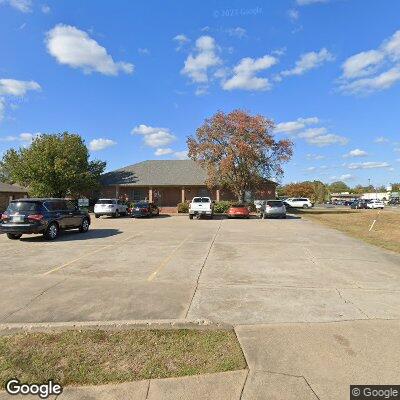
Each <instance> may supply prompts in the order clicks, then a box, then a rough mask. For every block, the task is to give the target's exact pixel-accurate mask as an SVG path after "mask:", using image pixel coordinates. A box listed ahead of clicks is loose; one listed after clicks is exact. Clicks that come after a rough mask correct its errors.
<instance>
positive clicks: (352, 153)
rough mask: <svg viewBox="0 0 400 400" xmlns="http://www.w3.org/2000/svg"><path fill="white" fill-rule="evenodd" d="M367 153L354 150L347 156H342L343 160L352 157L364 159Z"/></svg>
mask: <svg viewBox="0 0 400 400" xmlns="http://www.w3.org/2000/svg"><path fill="white" fill-rule="evenodd" d="M367 155H368V153H367V152H366V151H365V150H360V149H354V150H351V151H349V152H348V153H347V154H344V155H343V157H344V158H352V157H365V156H367Z"/></svg>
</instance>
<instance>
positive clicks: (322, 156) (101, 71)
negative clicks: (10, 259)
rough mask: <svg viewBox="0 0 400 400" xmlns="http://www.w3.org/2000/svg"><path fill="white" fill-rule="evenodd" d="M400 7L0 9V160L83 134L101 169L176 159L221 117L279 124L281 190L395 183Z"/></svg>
mask: <svg viewBox="0 0 400 400" xmlns="http://www.w3.org/2000/svg"><path fill="white" fill-rule="evenodd" d="M399 15H400V2H399V1H398V0H385V1H382V0H325V1H324V0H270V1H265V0H264V1H249V0H247V1H234V0H231V1H201V2H194V1H192V2H188V1H173V2H172V1H171V2H168V4H167V3H166V2H164V1H148V2H133V1H128V0H126V1H114V2H110V1H104V0H102V1H98V0H97V1H89V0H88V1H84V2H82V1H77V0H69V1H63V2H61V1H45V0H43V1H38V0H0V37H1V40H0V54H1V57H0V153H2V152H4V151H5V150H6V149H8V148H10V147H19V146H24V145H25V146H26V145H28V144H29V141H30V140H31V139H32V137H34V135H36V134H38V133H52V132H60V131H65V130H68V131H70V132H75V133H79V134H81V135H82V136H83V137H84V138H85V140H86V143H87V144H88V146H89V147H90V148H91V157H92V158H99V159H103V160H106V161H107V162H108V167H107V169H108V170H112V169H115V168H118V167H122V166H125V165H129V164H132V163H135V162H139V161H142V160H146V159H176V158H183V157H185V154H186V145H185V139H186V137H187V136H188V135H191V134H193V133H194V132H195V130H196V128H197V127H198V126H199V125H200V124H201V123H202V122H203V120H204V119H205V118H207V117H209V116H211V115H212V114H213V113H215V112H216V111H217V110H223V111H227V112H228V111H230V110H233V109H235V108H243V109H246V110H248V111H250V112H251V113H260V114H262V115H264V116H266V117H269V118H271V119H273V120H274V121H275V123H276V124H277V128H276V131H275V135H276V137H277V138H283V137H291V138H292V139H293V140H294V142H295V155H294V157H293V159H292V160H291V161H290V163H289V164H287V166H286V167H285V177H284V182H292V181H300V180H309V179H320V180H323V181H325V182H330V181H333V180H339V179H342V180H345V181H346V182H347V183H349V184H350V185H355V184H358V183H360V184H367V183H368V179H371V182H372V183H373V184H375V185H381V184H384V185H386V184H388V183H390V182H399V181H400V176H399V167H400V124H399V105H400V20H399V17H398V16H399Z"/></svg>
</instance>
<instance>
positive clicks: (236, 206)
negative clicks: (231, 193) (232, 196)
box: [232, 204, 246, 208]
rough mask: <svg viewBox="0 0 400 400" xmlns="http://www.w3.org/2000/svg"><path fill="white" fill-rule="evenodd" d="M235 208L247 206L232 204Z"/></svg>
mask: <svg viewBox="0 0 400 400" xmlns="http://www.w3.org/2000/svg"><path fill="white" fill-rule="evenodd" d="M232 207H233V208H243V207H246V206H245V205H244V204H232Z"/></svg>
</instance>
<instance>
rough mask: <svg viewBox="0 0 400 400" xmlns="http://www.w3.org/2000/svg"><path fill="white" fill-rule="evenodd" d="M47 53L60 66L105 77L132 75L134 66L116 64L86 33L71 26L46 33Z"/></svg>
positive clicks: (60, 27) (59, 26)
mask: <svg viewBox="0 0 400 400" xmlns="http://www.w3.org/2000/svg"><path fill="white" fill-rule="evenodd" d="M46 46H47V51H48V52H49V53H50V54H51V55H52V56H53V57H54V58H56V60H57V61H58V62H59V63H60V64H66V65H69V66H70V67H72V68H81V69H83V71H84V72H85V73H91V72H100V73H101V74H104V75H118V73H119V72H124V73H126V74H130V73H132V72H133V69H134V66H133V64H130V63H127V62H122V61H120V62H115V61H114V60H113V58H112V57H111V56H110V55H109V54H108V53H107V50H106V49H105V48H104V47H103V46H100V45H99V44H98V43H97V42H96V41H95V40H94V39H92V38H91V37H90V36H89V35H88V34H87V33H86V32H84V31H81V30H80V29H78V28H76V27H74V26H70V25H62V24H59V25H56V26H55V27H54V28H53V29H51V30H50V31H48V32H47V33H46Z"/></svg>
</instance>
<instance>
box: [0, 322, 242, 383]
mask: <svg viewBox="0 0 400 400" xmlns="http://www.w3.org/2000/svg"><path fill="white" fill-rule="evenodd" d="M243 368H246V361H245V359H244V356H243V353H242V350H241V348H240V345H239V343H238V341H237V338H236V335H235V333H234V332H233V331H230V330H187V329H180V330H123V331H102V330H94V331H93V330H87V331H65V332H57V333H23V334H15V335H9V336H0V387H4V385H5V382H6V381H7V380H8V379H10V378H12V377H18V379H20V381H22V382H28V383H33V382H46V381H47V380H49V379H53V380H54V381H55V382H57V383H59V384H61V385H62V386H64V385H98V384H106V383H112V382H126V381H135V380H141V379H149V378H168V377H178V376H184V375H195V374H202V373H211V372H223V371H231V370H238V369H243Z"/></svg>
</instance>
